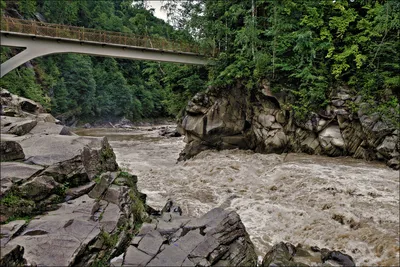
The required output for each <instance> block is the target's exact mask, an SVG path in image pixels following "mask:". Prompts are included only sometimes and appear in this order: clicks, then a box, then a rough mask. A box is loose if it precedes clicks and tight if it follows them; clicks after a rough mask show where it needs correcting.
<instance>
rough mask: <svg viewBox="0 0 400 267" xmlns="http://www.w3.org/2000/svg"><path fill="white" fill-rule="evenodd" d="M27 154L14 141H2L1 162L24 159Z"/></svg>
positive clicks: (0, 143) (0, 148) (0, 147)
mask: <svg viewBox="0 0 400 267" xmlns="http://www.w3.org/2000/svg"><path fill="white" fill-rule="evenodd" d="M24 158H25V154H24V151H23V149H22V147H21V145H20V144H19V143H17V142H16V141H12V140H3V139H2V140H1V141H0V161H10V160H17V159H24Z"/></svg>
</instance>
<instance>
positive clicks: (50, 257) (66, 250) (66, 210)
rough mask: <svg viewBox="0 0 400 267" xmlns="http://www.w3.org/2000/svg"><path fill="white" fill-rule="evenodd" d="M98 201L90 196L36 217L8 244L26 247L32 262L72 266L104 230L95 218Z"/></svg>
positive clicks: (28, 260) (26, 254) (41, 264)
mask: <svg viewBox="0 0 400 267" xmlns="http://www.w3.org/2000/svg"><path fill="white" fill-rule="evenodd" d="M95 203H96V201H95V200H94V199H90V198H89V197H88V196H87V195H84V196H82V197H80V198H77V199H75V200H72V201H71V204H67V203H64V204H62V205H61V207H60V209H58V210H56V211H51V212H49V213H48V214H46V215H44V216H42V217H39V218H37V219H33V220H32V221H31V222H30V223H29V224H28V226H27V227H26V229H25V231H24V232H23V233H22V234H21V235H19V236H17V237H15V238H14V239H12V240H11V241H9V242H8V243H7V245H6V247H9V246H10V247H12V246H13V245H16V244H17V245H20V246H21V247H23V248H24V249H25V252H24V253H23V257H24V259H25V260H26V261H27V264H28V265H32V264H36V265H39V266H70V265H72V263H73V262H75V260H76V257H77V256H78V255H79V254H80V252H81V251H85V250H86V249H87V246H88V244H89V243H90V242H92V240H94V239H95V238H96V237H97V236H98V235H99V233H100V228H99V225H98V223H97V222H95V221H93V220H92V219H91V217H92V215H91V212H92V210H93V207H94V206H95Z"/></svg>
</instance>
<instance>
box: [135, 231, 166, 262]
mask: <svg viewBox="0 0 400 267" xmlns="http://www.w3.org/2000/svg"><path fill="white" fill-rule="evenodd" d="M163 242H164V238H163V237H162V236H161V234H160V233H159V232H158V231H156V230H153V231H151V232H149V233H147V234H146V235H145V236H144V237H143V239H142V240H141V241H140V243H139V246H138V249H140V250H141V251H143V252H145V253H146V254H148V255H151V256H154V255H156V254H157V253H158V251H159V250H160V247H161V245H162V243H163Z"/></svg>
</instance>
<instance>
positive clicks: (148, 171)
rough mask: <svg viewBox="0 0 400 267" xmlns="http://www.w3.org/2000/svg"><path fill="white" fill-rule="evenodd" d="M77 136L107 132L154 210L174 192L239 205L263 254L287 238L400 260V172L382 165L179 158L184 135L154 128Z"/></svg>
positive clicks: (217, 154) (196, 210)
mask: <svg viewBox="0 0 400 267" xmlns="http://www.w3.org/2000/svg"><path fill="white" fill-rule="evenodd" d="M80 134H85V135H95V136H103V135H105V136H108V139H109V141H110V144H111V146H112V147H113V149H114V152H115V154H116V156H117V162H118V164H119V165H120V167H121V169H123V170H126V171H129V172H131V173H133V174H136V175H137V176H138V188H139V190H140V191H142V192H143V193H145V194H147V203H148V204H149V205H150V206H152V207H153V208H156V209H161V208H162V207H163V206H164V204H165V202H166V200H167V199H168V198H172V199H174V200H175V201H176V202H177V203H178V204H179V205H180V206H181V208H182V210H183V212H184V213H185V214H187V215H191V216H200V215H202V214H204V213H206V212H207V211H209V210H210V209H212V208H215V207H218V206H222V207H224V208H226V209H229V210H235V211H236V212H237V213H238V214H239V215H240V217H241V219H242V221H243V223H244V225H245V226H246V229H247V231H248V233H249V235H250V237H251V240H252V241H253V243H254V245H255V246H256V249H257V254H258V255H261V256H262V255H265V253H266V252H267V251H268V249H269V248H270V247H271V246H272V245H273V244H275V243H277V242H280V241H285V242H290V243H292V244H295V245H296V244H298V243H301V244H304V245H312V246H315V245H316V246H319V247H320V248H322V247H326V248H329V249H334V250H340V251H342V252H344V253H348V254H350V255H351V256H352V257H353V258H354V260H355V262H356V264H357V265H377V264H379V265H397V264H398V262H399V251H400V248H399V172H398V171H395V170H392V169H390V168H388V167H386V166H385V165H383V164H380V163H376V162H373V163H371V162H365V161H362V160H355V159H352V158H328V157H322V156H310V155H304V154H282V155H277V154H267V155H265V154H257V153H253V152H252V151H243V150H225V151H205V152H202V153H200V154H199V155H197V156H196V157H194V158H192V159H190V160H187V161H185V162H177V161H176V159H177V158H178V154H179V152H180V151H181V150H182V148H183V147H184V145H185V144H184V142H183V138H166V137H160V136H158V130H151V127H148V128H141V129H137V130H133V131H132V130H131V131H128V130H126V131H120V130H110V129H91V130H86V131H83V132H81V133H80Z"/></svg>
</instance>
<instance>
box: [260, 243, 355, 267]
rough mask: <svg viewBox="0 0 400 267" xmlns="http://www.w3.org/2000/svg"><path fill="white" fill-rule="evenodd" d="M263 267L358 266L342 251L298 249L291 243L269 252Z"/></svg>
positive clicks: (298, 246) (283, 244) (277, 246)
mask: <svg viewBox="0 0 400 267" xmlns="http://www.w3.org/2000/svg"><path fill="white" fill-rule="evenodd" d="M261 266H262V267H269V266H276V267H284V266H285V267H286V266H293V267H294V266H304V267H307V266H346V267H354V266H356V265H355V263H354V261H353V258H352V257H351V256H349V255H347V254H343V253H341V252H340V251H331V250H328V249H325V248H323V249H319V248H318V247H302V246H301V245H297V246H296V247H295V246H293V245H292V244H290V243H284V242H280V243H279V244H276V245H275V246H273V247H272V248H271V250H269V251H268V252H267V254H266V255H265V257H264V259H263V261H262V265H261Z"/></svg>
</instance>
